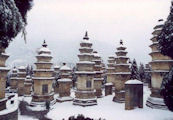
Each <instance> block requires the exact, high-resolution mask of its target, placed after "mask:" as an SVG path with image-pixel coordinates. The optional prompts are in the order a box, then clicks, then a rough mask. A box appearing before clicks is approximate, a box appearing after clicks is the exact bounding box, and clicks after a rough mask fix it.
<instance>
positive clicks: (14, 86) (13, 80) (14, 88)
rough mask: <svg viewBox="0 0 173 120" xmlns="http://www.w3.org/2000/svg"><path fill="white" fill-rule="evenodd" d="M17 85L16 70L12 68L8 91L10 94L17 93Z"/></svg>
mask: <svg viewBox="0 0 173 120" xmlns="http://www.w3.org/2000/svg"><path fill="white" fill-rule="evenodd" d="M17 84H18V80H17V69H16V67H14V68H13V69H12V73H11V78H10V91H11V92H15V93H16V92H17V86H18V85H17Z"/></svg>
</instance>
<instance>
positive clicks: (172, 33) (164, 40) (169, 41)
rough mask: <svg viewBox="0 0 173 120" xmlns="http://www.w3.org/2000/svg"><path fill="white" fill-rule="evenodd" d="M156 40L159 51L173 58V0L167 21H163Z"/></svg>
mask: <svg viewBox="0 0 173 120" xmlns="http://www.w3.org/2000/svg"><path fill="white" fill-rule="evenodd" d="M158 42H159V49H160V51H161V53H162V54H164V55H167V56H170V57H171V58H173V52H172V51H173V1H172V2H171V8H170V14H169V16H168V18H167V21H165V23H164V25H163V28H162V31H161V33H160V34H159V35H158Z"/></svg>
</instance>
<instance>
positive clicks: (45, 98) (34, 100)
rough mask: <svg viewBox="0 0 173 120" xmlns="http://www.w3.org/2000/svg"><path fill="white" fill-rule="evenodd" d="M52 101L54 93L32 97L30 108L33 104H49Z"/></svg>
mask: <svg viewBox="0 0 173 120" xmlns="http://www.w3.org/2000/svg"><path fill="white" fill-rule="evenodd" d="M53 100H54V93H51V94H49V95H32V101H31V106H32V105H35V104H37V103H38V104H40V103H43V104H45V102H47V101H48V102H51V101H53Z"/></svg>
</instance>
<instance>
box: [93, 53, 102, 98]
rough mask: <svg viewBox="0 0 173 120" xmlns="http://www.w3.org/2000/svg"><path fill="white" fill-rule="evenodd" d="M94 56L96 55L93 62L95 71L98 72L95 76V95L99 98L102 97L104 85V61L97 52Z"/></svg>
mask: <svg viewBox="0 0 173 120" xmlns="http://www.w3.org/2000/svg"><path fill="white" fill-rule="evenodd" d="M93 54H94V59H93V62H95V65H94V71H95V72H96V74H95V76H94V88H95V90H96V93H95V95H96V96H97V97H102V83H103V76H102V74H103V70H102V60H101V57H100V55H99V54H98V53H97V51H94V52H93Z"/></svg>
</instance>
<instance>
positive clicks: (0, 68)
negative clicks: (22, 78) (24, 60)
mask: <svg viewBox="0 0 173 120" xmlns="http://www.w3.org/2000/svg"><path fill="white" fill-rule="evenodd" d="M0 70H10V68H8V67H0Z"/></svg>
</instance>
